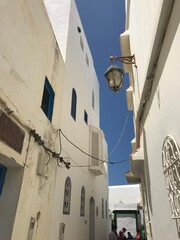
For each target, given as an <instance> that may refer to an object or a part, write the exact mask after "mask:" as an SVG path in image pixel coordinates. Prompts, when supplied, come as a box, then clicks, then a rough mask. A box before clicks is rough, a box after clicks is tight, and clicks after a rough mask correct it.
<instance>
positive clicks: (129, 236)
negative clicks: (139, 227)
mask: <svg viewBox="0 0 180 240" xmlns="http://www.w3.org/2000/svg"><path fill="white" fill-rule="evenodd" d="M127 235H128V236H127V239H128V240H129V239H134V237H133V236H132V235H131V233H130V232H128V233H127Z"/></svg>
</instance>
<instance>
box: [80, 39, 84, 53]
mask: <svg viewBox="0 0 180 240" xmlns="http://www.w3.org/2000/svg"><path fill="white" fill-rule="evenodd" d="M80 45H81V48H82V50H83V51H84V43H83V40H82V37H81V36H80Z"/></svg>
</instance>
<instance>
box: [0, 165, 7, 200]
mask: <svg viewBox="0 0 180 240" xmlns="http://www.w3.org/2000/svg"><path fill="white" fill-rule="evenodd" d="M6 173H7V167H5V166H3V165H2V164H0V195H1V193H2V190H3V185H4V182H5V177H6Z"/></svg>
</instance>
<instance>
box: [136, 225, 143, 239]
mask: <svg viewBox="0 0 180 240" xmlns="http://www.w3.org/2000/svg"><path fill="white" fill-rule="evenodd" d="M135 239H136V240H142V238H141V230H140V229H139V228H138V229H137V233H136V236H135Z"/></svg>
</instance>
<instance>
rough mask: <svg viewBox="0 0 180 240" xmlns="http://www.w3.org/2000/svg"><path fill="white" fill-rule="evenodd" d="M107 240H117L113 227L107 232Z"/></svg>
mask: <svg viewBox="0 0 180 240" xmlns="http://www.w3.org/2000/svg"><path fill="white" fill-rule="evenodd" d="M109 240H117V232H116V228H115V227H112V230H111V232H110V233H109Z"/></svg>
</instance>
